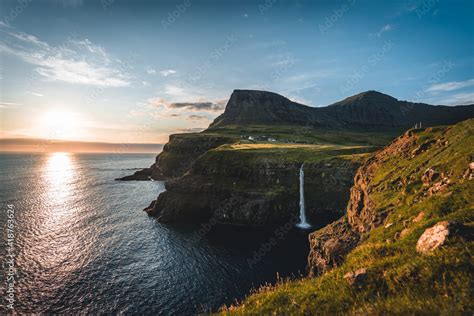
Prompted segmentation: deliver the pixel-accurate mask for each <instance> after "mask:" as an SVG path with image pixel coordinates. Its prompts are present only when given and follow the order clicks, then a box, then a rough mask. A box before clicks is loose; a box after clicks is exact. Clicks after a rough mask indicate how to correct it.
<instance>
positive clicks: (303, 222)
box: [296, 164, 311, 229]
mask: <svg viewBox="0 0 474 316" xmlns="http://www.w3.org/2000/svg"><path fill="white" fill-rule="evenodd" d="M303 166H304V164H302V165H301V168H300V222H299V223H298V224H296V226H297V227H299V228H302V229H306V228H310V227H311V225H310V224H309V223H308V222H307V221H306V210H305V205H304V170H303Z"/></svg>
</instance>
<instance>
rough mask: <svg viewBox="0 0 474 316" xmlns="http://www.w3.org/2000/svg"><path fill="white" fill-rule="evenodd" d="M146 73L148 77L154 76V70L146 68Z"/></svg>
mask: <svg viewBox="0 0 474 316" xmlns="http://www.w3.org/2000/svg"><path fill="white" fill-rule="evenodd" d="M146 73H147V74H149V75H155V74H156V70H155V69H152V68H147V70H146Z"/></svg>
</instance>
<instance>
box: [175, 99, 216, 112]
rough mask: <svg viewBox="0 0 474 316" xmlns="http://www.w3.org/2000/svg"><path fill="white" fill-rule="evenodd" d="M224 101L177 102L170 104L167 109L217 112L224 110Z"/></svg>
mask: <svg viewBox="0 0 474 316" xmlns="http://www.w3.org/2000/svg"><path fill="white" fill-rule="evenodd" d="M224 102H225V101H217V102H177V103H170V104H169V105H168V107H169V108H172V109H186V110H192V111H212V112H218V111H222V110H224V109H225V103H224Z"/></svg>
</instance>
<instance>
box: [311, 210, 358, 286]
mask: <svg viewBox="0 0 474 316" xmlns="http://www.w3.org/2000/svg"><path fill="white" fill-rule="evenodd" d="M359 239H360V235H359V234H358V233H357V232H355V231H353V229H352V227H351V225H350V224H349V223H348V222H347V218H346V217H343V218H341V219H339V220H338V221H336V222H334V223H332V224H329V225H328V226H326V227H324V228H322V229H320V230H318V231H316V232H314V233H312V234H310V235H309V243H310V253H309V256H308V267H309V271H308V272H309V275H310V276H311V277H314V276H317V275H320V274H322V273H324V272H325V271H328V270H330V269H332V268H334V267H336V266H338V265H339V264H341V263H342V261H343V260H344V258H345V257H346V255H347V254H348V253H349V252H350V251H351V250H352V249H353V248H354V247H355V246H356V245H357V243H358V242H359Z"/></svg>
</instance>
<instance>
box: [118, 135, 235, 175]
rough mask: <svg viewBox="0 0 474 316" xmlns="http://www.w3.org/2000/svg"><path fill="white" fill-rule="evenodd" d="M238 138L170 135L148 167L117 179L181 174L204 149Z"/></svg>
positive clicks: (231, 141)
mask: <svg viewBox="0 0 474 316" xmlns="http://www.w3.org/2000/svg"><path fill="white" fill-rule="evenodd" d="M237 139H238V138H236V137H233V136H226V135H218V134H212V133H187V134H173V135H170V137H169V141H168V143H166V145H165V146H164V147H163V151H162V152H161V153H160V154H159V155H158V156H157V157H156V161H155V163H154V164H153V165H152V166H151V167H150V168H146V169H143V170H139V171H137V172H135V173H134V174H133V175H130V176H126V177H123V178H120V179H117V180H122V181H132V180H135V181H140V180H150V179H153V180H169V179H173V178H177V177H180V176H182V175H183V174H184V173H186V171H188V169H189V168H190V167H191V166H192V164H193V163H194V162H195V161H196V159H197V158H198V157H199V156H200V155H202V154H204V153H205V152H206V151H208V150H210V149H212V148H216V147H218V146H220V145H222V144H227V143H233V142H235V141H236V140H237Z"/></svg>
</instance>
